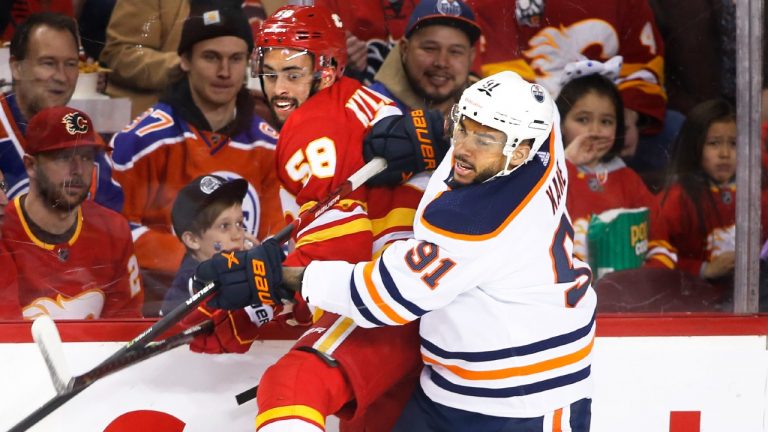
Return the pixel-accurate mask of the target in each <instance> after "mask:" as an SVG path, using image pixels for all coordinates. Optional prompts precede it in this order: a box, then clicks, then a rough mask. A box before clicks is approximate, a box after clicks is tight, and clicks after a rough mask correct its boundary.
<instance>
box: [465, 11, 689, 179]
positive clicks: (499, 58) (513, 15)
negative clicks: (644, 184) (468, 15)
mask: <svg viewBox="0 0 768 432" xmlns="http://www.w3.org/2000/svg"><path fill="white" fill-rule="evenodd" d="M468 2H469V4H470V5H471V6H472V8H473V9H474V10H475V11H476V12H477V13H478V21H479V23H480V27H481V28H482V29H483V35H484V38H485V52H484V53H483V58H482V63H483V66H482V73H483V75H484V76H488V75H490V74H493V73H495V72H498V71H501V70H512V71H515V72H517V73H519V74H520V75H521V76H522V77H523V78H524V79H527V80H530V81H536V82H538V83H539V84H541V85H543V86H544V87H546V88H547V90H549V91H550V93H551V94H552V95H553V96H557V94H558V93H559V92H560V87H561V85H562V84H561V78H562V74H563V68H564V67H565V65H566V64H568V63H571V62H574V61H579V60H583V59H590V60H599V61H607V60H608V59H610V58H612V57H614V56H616V55H620V56H622V57H623V58H624V65H623V67H622V69H621V71H620V75H619V84H618V87H619V91H620V92H621V96H622V100H623V102H624V108H625V112H624V121H625V124H626V128H627V134H626V138H625V140H624V146H625V148H624V149H623V150H622V157H624V158H626V159H628V161H629V165H630V166H632V167H633V168H634V169H635V170H636V171H637V172H639V173H640V174H644V173H645V172H646V171H649V172H655V171H660V170H663V168H664V166H666V163H667V160H668V145H669V144H670V143H671V141H672V140H673V139H674V136H675V134H676V132H677V130H678V128H679V125H680V123H681V122H682V118H681V116H680V115H672V117H671V118H670V119H669V120H670V121H669V122H667V121H666V120H667V118H666V93H665V90H664V87H663V83H664V44H663V41H662V39H661V36H660V35H659V32H658V30H657V29H656V24H655V21H654V17H653V13H652V11H651V9H650V7H649V6H648V3H647V0H613V1H608V2H599V1H589V2H574V1H572V0H546V1H544V0H532V1H515V2H508V1H502V0H468ZM638 132H639V134H640V136H642V138H639V137H638ZM639 140H641V141H642V144H640V145H638V141H639ZM633 155H634V156H633Z"/></svg>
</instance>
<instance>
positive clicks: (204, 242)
mask: <svg viewBox="0 0 768 432" xmlns="http://www.w3.org/2000/svg"><path fill="white" fill-rule="evenodd" d="M247 191H248V182H247V181H245V180H243V179H239V178H238V179H233V180H227V179H225V178H223V177H220V176H217V175H213V174H210V175H203V176H200V177H197V178H196V179H194V180H192V181H191V182H190V183H189V184H187V185H186V186H184V188H182V189H181V191H179V195H178V196H177V197H176V201H174V203H173V209H172V210H171V219H172V220H173V231H174V232H175V233H176V236H178V237H179V240H181V242H182V243H183V244H184V247H185V248H186V254H184V259H182V261H181V267H180V268H179V271H178V272H177V273H176V277H175V278H174V279H173V282H172V283H171V288H170V289H169V290H168V291H167V292H166V294H165V299H164V300H163V306H162V308H161V310H162V313H163V314H167V313H168V312H170V311H171V310H173V308H175V307H176V306H178V305H179V304H180V303H182V302H183V301H184V300H186V299H187V298H189V296H191V295H192V294H193V293H192V290H191V280H190V278H191V277H192V275H193V274H194V273H195V268H197V264H198V263H200V262H201V261H205V260H207V259H210V258H211V257H213V255H214V254H216V253H217V252H221V251H224V250H243V249H244V248H246V244H248V243H250V244H248V246H247V247H250V246H252V245H253V244H256V243H257V241H256V239H255V238H254V237H253V236H251V235H249V234H247V233H246V231H245V224H244V222H243V219H244V217H243V200H244V199H245V194H246V192H247Z"/></svg>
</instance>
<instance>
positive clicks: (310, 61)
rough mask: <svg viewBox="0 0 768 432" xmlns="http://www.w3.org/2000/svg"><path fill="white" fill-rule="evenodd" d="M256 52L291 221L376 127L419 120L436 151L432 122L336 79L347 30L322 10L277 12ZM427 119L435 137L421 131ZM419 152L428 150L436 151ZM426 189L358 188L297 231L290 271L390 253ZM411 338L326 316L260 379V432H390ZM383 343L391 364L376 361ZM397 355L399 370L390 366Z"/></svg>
mask: <svg viewBox="0 0 768 432" xmlns="http://www.w3.org/2000/svg"><path fill="white" fill-rule="evenodd" d="M256 44H257V50H258V51H257V59H256V60H257V62H258V63H257V67H256V70H257V71H258V72H259V74H260V75H259V76H260V78H261V80H262V83H263V88H264V91H265V94H266V96H267V98H268V101H269V104H270V108H271V109H272V110H273V112H274V113H275V116H276V118H277V119H278V120H279V121H280V123H282V124H283V126H282V128H281V131H280V138H279V141H278V145H277V173H278V177H279V179H280V183H281V185H282V190H281V197H282V199H283V200H282V202H283V208H284V209H285V211H286V212H287V213H288V215H289V217H290V215H294V216H295V215H296V214H297V213H298V212H299V211H300V209H302V208H306V207H307V206H310V205H312V204H313V203H315V202H317V201H319V200H320V199H322V198H323V197H325V196H326V195H327V194H328V193H330V192H331V191H332V190H333V189H335V188H336V187H337V186H338V185H339V184H341V183H342V182H344V181H345V180H346V179H347V178H348V177H349V176H350V175H351V174H352V173H353V172H355V171H356V170H357V169H359V168H360V167H362V166H363V140H364V138H365V137H366V135H368V134H369V133H370V132H371V131H372V130H373V131H376V129H377V127H378V126H379V125H387V128H386V129H387V130H388V131H391V130H392V128H393V127H394V128H396V127H397V125H398V122H401V123H399V124H402V122H404V121H406V120H408V121H414V120H415V121H417V122H418V124H420V125H423V126H424V131H423V133H424V135H423V136H424V137H432V138H434V140H440V142H442V141H441V135H442V117H441V116H440V115H439V114H425V113H424V112H416V113H412V114H411V115H409V116H402V115H401V112H400V110H399V109H398V108H397V107H395V106H394V104H393V102H392V101H391V100H389V99H387V98H385V97H383V96H382V95H380V94H378V93H376V92H374V91H371V90H369V89H367V88H365V87H362V86H361V85H360V83H358V82H357V81H355V80H352V79H350V78H346V77H343V76H342V74H343V71H344V67H345V63H346V51H345V37H344V30H343V27H342V24H341V21H340V20H339V18H338V17H337V16H336V15H332V14H331V13H330V12H329V11H328V10H327V9H325V8H323V7H319V6H286V7H283V8H281V9H279V10H278V11H277V12H275V14H274V15H273V16H271V17H270V18H268V19H267V20H266V21H265V22H264V24H263V26H262V28H261V31H260V33H259V36H258V39H257V41H256ZM435 118H437V119H439V120H437V124H438V125H439V126H440V127H439V129H440V131H439V134H437V132H438V131H436V130H435V129H434V128H431V129H430V128H429V127H428V124H432V125H434V124H435V123H434V122H435V121H434V119H435ZM422 122H423V123H422ZM430 139H431V138H430ZM414 142H416V140H415V139H414ZM425 146H426V147H430V149H431V150H430V151H435V149H434V148H433V147H435V146H437V145H435V146H433V145H432V143H429V142H428V143H426V144H425ZM437 147H441V148H444V147H445V146H437ZM437 152H438V153H439V149H438V151H437ZM443 153H444V150H443ZM439 156H440V155H439V154H433V157H439ZM427 163H428V162H427ZM434 166H435V165H434V160H432V166H431V168H434ZM425 180H426V175H424V174H421V175H416V176H414V177H412V178H411V179H410V180H408V182H407V183H406V184H404V185H401V186H397V187H393V188H383V187H382V188H366V187H362V188H360V189H358V190H357V191H355V192H354V193H352V194H351V195H350V196H348V197H347V198H346V199H343V200H341V201H340V202H338V203H337V204H336V205H334V206H333V207H332V208H331V209H329V210H328V211H326V212H325V213H324V214H322V215H321V216H320V217H319V218H317V219H316V220H314V221H312V222H311V223H310V224H308V226H301V227H300V228H299V230H298V232H297V234H296V238H295V242H296V243H295V244H296V248H295V250H294V251H293V252H292V253H290V254H289V255H288V257H287V258H286V262H287V263H290V265H296V266H303V265H306V264H308V263H309V262H311V261H313V260H317V259H335V260H343V261H347V262H351V263H354V262H359V261H364V260H368V259H371V258H372V257H373V256H374V254H376V253H377V252H379V251H380V250H381V249H382V248H383V247H384V246H385V245H387V244H388V243H390V242H392V241H394V240H396V239H400V238H408V237H410V236H412V223H413V214H414V212H415V208H416V205H417V203H418V201H419V199H420V197H421V194H422V191H423V185H424V181H425ZM239 253H243V252H239ZM243 262H245V261H243ZM201 267H205V266H204V265H203V264H201ZM198 273H200V269H198ZM200 279H201V280H205V277H204V276H201V277H200ZM209 305H211V304H210V303H209ZM214 306H216V305H215V304H214ZM218 306H221V305H218ZM316 315H317V314H316ZM417 331H418V329H417V325H416V324H414V325H410V326H403V327H397V328H395V327H393V328H386V329H376V330H373V331H371V330H365V329H361V328H358V327H357V326H356V325H355V324H354V323H353V322H352V321H351V320H349V319H347V318H344V317H340V316H338V315H335V314H331V313H322V315H321V316H320V317H319V319H318V321H317V322H316V323H315V324H314V326H313V327H312V328H311V329H310V330H308V331H307V332H306V333H305V334H304V336H302V337H301V338H300V339H299V341H298V342H297V343H296V345H295V346H294V348H293V349H292V350H291V351H290V352H289V353H288V354H287V355H286V356H284V357H283V358H282V359H281V360H280V361H278V363H277V364H275V365H274V366H272V367H271V368H270V369H268V370H267V371H266V373H265V374H264V376H263V377H262V380H261V382H260V384H259V390H258V405H259V415H258V417H257V419H256V427H257V430H260V431H276V430H280V431H285V430H297V431H318V430H324V428H325V418H326V417H327V416H329V415H331V414H336V415H338V416H339V417H340V418H342V420H343V421H342V430H361V431H362V430H368V431H378V430H381V431H385V430H389V428H390V427H391V426H392V424H393V422H394V420H395V419H396V418H397V415H398V414H399V411H400V409H401V408H402V406H403V404H404V402H405V398H407V397H408V394H409V393H410V390H411V389H412V388H413V385H414V384H415V377H416V375H417V374H418V371H419V369H420V365H419V363H420V361H419V356H418V337H417ZM384 344H386V348H384V349H385V350H386V351H385V352H386V353H387V355H383V352H382V351H381V350H382V346H384ZM394 357H396V358H397V361H392V360H391V358H394ZM397 385H400V387H396V388H395V389H394V390H392V391H390V392H389V393H386V392H387V390H389V389H391V388H393V386H397ZM385 393H386V394H385ZM382 396H383V398H382ZM390 397H392V399H390ZM380 398H381V399H380ZM374 401H377V402H374ZM372 403H375V406H370V405H371V404H372Z"/></svg>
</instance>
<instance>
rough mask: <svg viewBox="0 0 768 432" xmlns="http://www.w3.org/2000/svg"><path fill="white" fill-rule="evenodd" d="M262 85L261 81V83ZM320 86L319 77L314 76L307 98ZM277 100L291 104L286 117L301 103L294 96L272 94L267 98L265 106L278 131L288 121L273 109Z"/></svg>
mask: <svg viewBox="0 0 768 432" xmlns="http://www.w3.org/2000/svg"><path fill="white" fill-rule="evenodd" d="M262 86H263V83H262ZM319 87H320V79H318V78H315V79H313V80H312V86H311V87H310V88H309V95H308V96H307V100H309V98H311V97H312V96H313V95H314V94H315V93H317V91H318V90H317V89H318V88H319ZM279 101H285V102H290V103H291V104H292V105H293V111H291V112H290V113H289V114H288V117H290V115H291V114H293V112H294V111H296V110H297V109H298V108H299V107H300V106H301V103H300V102H299V100H298V99H296V98H294V97H285V96H272V98H271V99H269V101H268V103H267V106H268V107H269V112H270V114H272V118H273V119H274V120H275V124H276V126H277V130H278V132H279V131H280V130H281V129H282V128H283V125H284V124H285V122H286V121H288V117H286V118H285V119H284V120H282V119H280V117H278V116H277V111H276V110H275V105H274V104H275V103H276V102H279ZM305 102H306V101H305Z"/></svg>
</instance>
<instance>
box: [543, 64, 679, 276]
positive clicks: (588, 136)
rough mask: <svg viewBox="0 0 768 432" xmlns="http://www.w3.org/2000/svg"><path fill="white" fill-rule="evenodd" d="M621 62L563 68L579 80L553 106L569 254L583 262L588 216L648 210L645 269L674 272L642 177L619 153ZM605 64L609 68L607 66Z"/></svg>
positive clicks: (567, 86) (621, 132) (621, 133)
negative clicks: (617, 80)
mask: <svg viewBox="0 0 768 432" xmlns="http://www.w3.org/2000/svg"><path fill="white" fill-rule="evenodd" d="M610 65H613V68H614V69H618V67H620V62H615V61H610V62H606V63H605V64H602V63H600V62H595V61H584V62H579V63H576V64H572V66H571V65H569V66H568V67H566V71H567V72H571V76H578V78H576V79H573V80H571V81H569V82H568V83H567V84H565V86H564V87H563V89H562V91H561V92H560V95H559V96H558V98H557V100H556V103H557V108H558V110H559V111H560V118H561V126H562V133H563V144H564V145H565V155H566V159H567V165H568V180H569V183H570V185H569V190H568V200H567V202H566V205H567V207H568V212H569V213H570V215H571V218H572V220H573V226H574V232H575V235H574V252H575V253H576V254H577V255H578V256H579V257H580V258H582V259H585V260H586V259H588V255H589V252H588V243H587V231H588V227H589V222H590V218H591V217H592V215H593V214H600V213H603V212H605V211H607V210H611V209H619V208H627V209H631V208H641V207H647V208H648V209H649V213H650V223H649V231H650V232H649V233H648V237H647V238H646V239H645V240H648V248H647V252H646V259H645V265H646V266H653V267H664V268H674V266H675V261H676V257H675V254H674V252H673V251H672V250H671V248H670V247H669V244H668V243H666V242H664V241H663V240H661V239H663V238H665V237H664V236H665V234H666V232H665V228H664V226H663V225H662V224H660V223H658V222H659V221H658V217H657V210H658V208H657V207H656V202H655V199H654V197H653V195H652V194H651V193H650V192H649V191H648V189H647V188H646V186H645V184H644V183H643V181H642V179H641V178H640V177H639V176H638V175H637V174H636V173H635V172H634V171H633V170H632V169H630V168H628V167H627V166H626V165H625V164H624V162H623V161H622V159H621V158H620V157H619V153H620V152H621V150H622V146H623V143H624V106H623V105H622V101H621V96H620V94H619V91H618V89H617V88H616V86H615V85H614V83H613V81H611V79H609V78H608V77H606V76H603V75H602V74H605V75H607V76H613V77H615V76H617V75H618V70H611V67H610ZM606 66H608V67H606Z"/></svg>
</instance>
